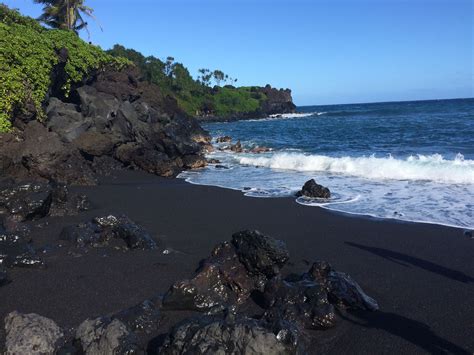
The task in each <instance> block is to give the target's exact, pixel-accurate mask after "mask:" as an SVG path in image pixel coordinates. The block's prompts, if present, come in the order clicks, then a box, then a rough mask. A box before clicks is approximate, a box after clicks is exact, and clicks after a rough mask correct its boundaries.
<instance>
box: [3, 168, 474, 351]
mask: <svg viewBox="0 0 474 355" xmlns="http://www.w3.org/2000/svg"><path fill="white" fill-rule="evenodd" d="M71 191H76V192H82V193H85V194H87V195H88V196H89V198H90V199H91V201H92V204H93V207H94V208H93V209H92V210H90V211H87V212H82V213H80V214H79V215H77V216H73V217H62V218H57V217H56V218H55V217H48V218H46V219H45V221H46V222H48V223H47V224H45V223H42V227H41V228H38V227H35V228H34V229H33V232H32V237H33V239H34V243H35V246H36V247H45V246H46V247H47V246H51V245H54V244H55V243H56V242H57V238H58V235H59V232H60V230H61V228H62V227H63V226H64V225H67V224H72V223H77V222H81V221H86V220H88V219H90V218H91V217H93V216H97V215H101V214H110V213H125V214H127V215H128V216H129V217H131V218H132V219H133V220H135V221H136V222H138V223H140V224H141V225H143V226H144V227H145V228H146V229H148V230H149V231H150V232H151V233H152V234H153V235H154V236H156V237H159V238H160V239H161V240H162V241H163V243H164V246H165V248H167V250H168V251H169V254H163V253H161V252H157V251H139V250H137V251H132V252H128V253H123V252H113V251H109V250H108V249H107V250H101V249H97V250H92V251H90V252H89V253H87V254H84V255H82V256H80V257H75V256H71V255H67V253H66V251H65V250H62V249H61V248H59V249H54V248H51V249H49V248H48V247H47V248H46V249H45V250H46V252H45V253H44V255H43V256H44V258H45V260H46V262H47V264H48V268H47V269H44V270H33V269H17V268H15V269H12V270H11V273H10V276H11V278H12V280H13V282H12V283H10V284H8V285H6V286H4V287H2V288H0V297H1V299H2V302H1V304H0V318H2V319H3V317H4V316H5V314H6V313H8V312H10V311H13V310H18V311H20V312H34V313H38V314H41V315H44V316H46V317H50V318H51V319H54V320H55V321H56V322H58V324H59V325H61V326H63V327H65V328H71V327H74V326H77V325H78V324H79V323H80V322H82V321H83V320H84V319H85V318H88V317H96V316H101V315H104V314H108V313H111V312H115V311H118V310H120V309H123V308H125V307H130V306H133V305H135V304H137V303H139V302H141V301H143V300H144V299H147V298H151V297H156V296H157V295H159V294H163V293H164V292H165V291H166V290H167V289H168V287H169V285H170V284H172V283H173V282H174V281H176V280H178V279H183V278H187V277H190V276H191V275H192V274H193V271H194V269H195V267H196V265H197V263H198V262H199V261H200V260H201V259H202V258H204V257H206V256H208V255H209V254H210V251H211V249H212V248H213V247H214V245H216V244H218V243H219V242H222V241H225V240H229V239H230V236H231V235H232V233H234V232H236V231H239V230H243V229H258V230H260V231H261V232H263V233H265V234H267V235H270V236H272V237H274V238H277V239H281V240H284V241H285V242H286V243H287V246H288V249H289V251H290V256H291V259H290V262H289V265H288V266H286V267H285V269H284V273H292V272H303V271H306V270H307V269H308V263H312V262H313V261H316V260H327V261H328V262H330V263H331V264H333V265H334V267H335V268H336V269H339V270H343V271H345V272H347V273H349V274H350V275H351V276H353V277H354V279H355V280H357V281H358V282H359V283H360V285H361V286H362V288H363V289H364V290H366V291H367V293H368V294H370V295H372V296H373V297H374V298H375V299H377V301H378V302H379V304H380V310H379V311H377V312H374V313H370V314H367V313H361V314H357V312H356V313H351V314H350V315H345V317H346V318H347V319H346V320H344V321H342V322H341V324H340V325H339V326H338V327H336V328H335V329H331V330H329V331H324V332H321V331H318V332H317V333H318V335H317V337H316V338H318V339H319V340H318V344H317V345H318V352H321V353H328V354H332V353H334V354H335V353H345V352H352V353H393V352H395V351H397V352H402V353H425V352H428V353H433V352H443V351H445V352H451V353H462V352H464V353H472V352H473V351H474V340H473V339H472V337H471V335H472V333H473V331H474V324H473V323H472V316H473V314H474V306H473V305H472V294H473V291H474V274H473V270H474V259H473V258H472V255H474V243H473V240H471V239H469V238H467V237H466V236H464V235H463V231H462V229H456V228H450V227H444V226H439V225H431V224H420V223H407V222H401V223H400V222H398V221H390V220H377V219H373V218H364V217H362V218H361V217H360V216H356V215H351V216H347V215H343V214H341V213H335V212H333V211H328V210H326V209H319V208H307V207H305V206H301V205H299V204H298V203H296V202H295V200H294V199H292V198H279V199H266V198H247V197H246V196H244V195H243V194H242V193H241V192H240V191H233V190H229V189H222V188H218V187H210V186H202V185H194V184H190V183H187V182H185V181H184V180H181V179H173V180H170V179H164V178H160V177H156V176H153V175H149V174H145V173H141V172H128V171H125V172H118V173H117V174H116V176H115V177H113V176H110V177H107V178H103V179H102V183H101V184H100V185H98V186H91V187H74V188H71ZM41 222H43V221H41ZM37 224H38V222H33V223H32V225H37ZM184 316H185V312H184V313H183V312H171V313H170V314H167V313H165V314H163V320H162V324H161V329H162V332H163V333H165V332H167V330H168V328H169V326H170V325H172V324H174V323H175V322H176V319H178V318H180V317H184ZM3 332H4V330H3V329H2V330H1V331H0V339H1V342H0V346H2V345H3V341H4V333H3Z"/></svg>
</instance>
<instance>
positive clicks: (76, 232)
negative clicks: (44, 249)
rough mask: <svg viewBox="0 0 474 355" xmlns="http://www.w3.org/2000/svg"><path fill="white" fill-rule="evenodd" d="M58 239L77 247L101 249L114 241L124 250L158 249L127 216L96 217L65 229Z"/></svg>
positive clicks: (144, 231)
mask: <svg viewBox="0 0 474 355" xmlns="http://www.w3.org/2000/svg"><path fill="white" fill-rule="evenodd" d="M60 239H62V240H68V241H70V242H72V243H74V245H76V246H77V247H88V246H91V247H102V246H107V245H108V244H109V243H110V242H114V241H115V242H119V244H118V245H119V246H121V247H125V248H126V249H142V250H145V249H156V248H157V247H158V245H157V242H156V241H155V240H154V239H153V237H152V236H151V235H150V234H149V233H148V232H147V231H146V230H145V229H143V227H141V226H140V225H138V224H136V223H135V222H133V221H132V220H131V219H130V218H128V217H127V216H119V217H115V216H113V215H109V216H103V217H97V218H94V219H93V220H92V221H90V222H87V223H80V224H78V225H75V226H69V227H65V228H64V229H63V230H62V232H61V235H60Z"/></svg>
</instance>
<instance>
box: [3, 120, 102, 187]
mask: <svg viewBox="0 0 474 355" xmlns="http://www.w3.org/2000/svg"><path fill="white" fill-rule="evenodd" d="M0 137H1V138H0V175H2V176H8V177H12V178H14V179H15V180H17V181H24V180H35V181H44V182H48V181H56V182H60V183H65V184H75V185H94V184H95V183H96V179H95V177H94V174H93V172H92V170H91V169H90V167H89V164H88V163H87V161H85V159H84V158H83V157H82V156H81V154H80V153H79V151H78V150H77V149H75V148H74V147H72V146H71V145H69V144H67V143H65V142H63V141H62V140H61V137H60V136H58V134H56V133H55V132H50V131H49V130H48V129H47V128H46V127H45V126H44V125H43V124H41V123H40V122H37V121H31V122H28V123H27V124H26V125H25V127H24V129H23V130H22V131H18V132H17V131H15V132H13V133H0Z"/></svg>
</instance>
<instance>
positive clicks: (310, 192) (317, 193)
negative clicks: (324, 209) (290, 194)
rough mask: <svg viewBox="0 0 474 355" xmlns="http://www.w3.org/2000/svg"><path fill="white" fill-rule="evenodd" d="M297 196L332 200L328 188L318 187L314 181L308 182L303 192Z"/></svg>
mask: <svg viewBox="0 0 474 355" xmlns="http://www.w3.org/2000/svg"><path fill="white" fill-rule="evenodd" d="M296 196H306V197H310V198H330V197H331V192H330V191H329V189H328V188H327V187H324V186H322V185H318V184H317V183H316V181H315V180H314V179H311V180H308V181H306V183H305V184H304V186H303V188H302V189H301V191H298V192H297V193H296Z"/></svg>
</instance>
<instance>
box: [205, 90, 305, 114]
mask: <svg viewBox="0 0 474 355" xmlns="http://www.w3.org/2000/svg"><path fill="white" fill-rule="evenodd" d="M231 88H233V87H231ZM250 91H251V94H252V95H253V96H255V98H258V107H257V108H256V109H255V110H251V111H246V112H245V111H240V112H233V113H229V114H225V115H218V114H216V113H215V112H209V113H208V114H205V115H200V116H198V117H197V119H198V120H199V121H204V122H219V121H235V120H245V119H258V118H266V117H268V116H270V115H275V114H285V113H294V112H296V105H295V104H294V103H293V98H292V96H291V90H290V89H276V88H273V87H271V86H270V85H268V84H267V85H266V86H264V87H260V86H254V87H251V88H250Z"/></svg>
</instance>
